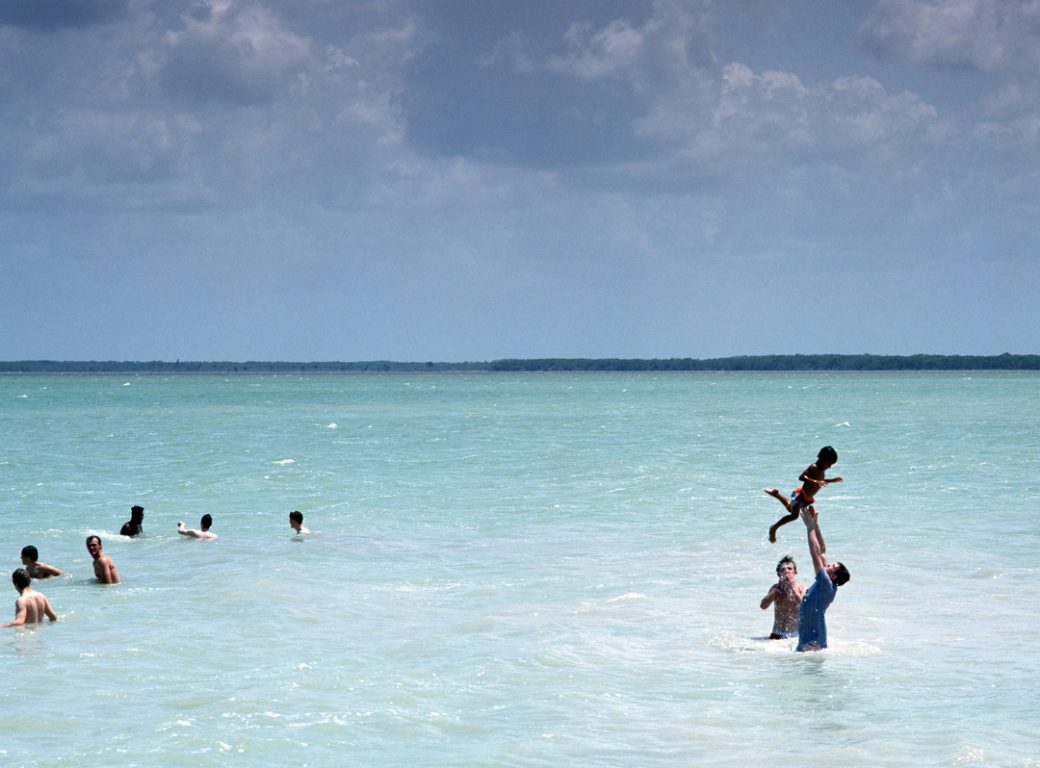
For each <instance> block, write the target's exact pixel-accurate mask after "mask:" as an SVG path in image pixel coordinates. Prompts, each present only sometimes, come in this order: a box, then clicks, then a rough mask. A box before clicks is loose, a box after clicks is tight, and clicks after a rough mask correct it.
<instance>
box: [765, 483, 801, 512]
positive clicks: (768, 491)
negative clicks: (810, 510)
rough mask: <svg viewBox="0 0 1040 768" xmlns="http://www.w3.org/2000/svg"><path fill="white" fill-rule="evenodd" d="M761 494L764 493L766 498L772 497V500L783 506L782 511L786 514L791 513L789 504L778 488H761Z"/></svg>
mask: <svg viewBox="0 0 1040 768" xmlns="http://www.w3.org/2000/svg"><path fill="white" fill-rule="evenodd" d="M762 493H764V494H765V495H766V496H772V497H773V498H774V499H776V500H777V501H779V502H780V503H781V504H783V505H784V509H786V510H787V511H788V512H790V511H791V502H790V501H788V500H787V497H786V496H784V494H783V493H781V491H780V489H779V488H763V489H762ZM795 517H797V514H796V515H795Z"/></svg>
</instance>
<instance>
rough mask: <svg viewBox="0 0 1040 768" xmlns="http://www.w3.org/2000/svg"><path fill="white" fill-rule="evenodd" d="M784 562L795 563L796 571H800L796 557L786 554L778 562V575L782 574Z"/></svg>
mask: <svg viewBox="0 0 1040 768" xmlns="http://www.w3.org/2000/svg"><path fill="white" fill-rule="evenodd" d="M784 563H790V564H791V565H793V566H794V572H795V573H798V563H796V562H795V561H794V558H793V557H791V556H790V555H784V556H783V557H781V558H780V559H779V560H778V561H777V563H776V575H777V576H779V575H780V566H781V565H783V564H784Z"/></svg>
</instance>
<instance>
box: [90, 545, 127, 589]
mask: <svg viewBox="0 0 1040 768" xmlns="http://www.w3.org/2000/svg"><path fill="white" fill-rule="evenodd" d="M87 552H89V553H90V556H91V557H92V558H94V575H95V576H97V580H98V581H99V582H101V583H102V584H118V583H119V571H118V570H117V569H116V564H115V561H113V560H112V558H111V557H109V556H108V555H106V554H105V553H104V552H102V551H101V537H99V536H97V535H96V534H93V535H90V536H87Z"/></svg>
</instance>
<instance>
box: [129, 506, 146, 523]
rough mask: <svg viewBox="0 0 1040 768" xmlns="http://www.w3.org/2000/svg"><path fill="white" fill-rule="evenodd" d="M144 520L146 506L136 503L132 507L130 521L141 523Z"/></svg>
mask: <svg viewBox="0 0 1040 768" xmlns="http://www.w3.org/2000/svg"><path fill="white" fill-rule="evenodd" d="M142 520H144V507H141V506H138V505H137V504H134V505H133V506H132V507H130V522H132V523H139V522H141V521H142Z"/></svg>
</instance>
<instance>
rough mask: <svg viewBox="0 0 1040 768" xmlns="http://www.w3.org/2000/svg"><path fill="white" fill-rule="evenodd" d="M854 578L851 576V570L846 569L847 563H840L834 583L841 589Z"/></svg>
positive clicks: (835, 573)
mask: <svg viewBox="0 0 1040 768" xmlns="http://www.w3.org/2000/svg"><path fill="white" fill-rule="evenodd" d="M851 578H852V576H851V575H850V574H849V569H848V568H846V567H845V563H838V569H837V570H836V571H835V572H834V583H835V584H837V585H838V586H839V587H840V586H841V585H842V584H847V583H848V581H849V579H851Z"/></svg>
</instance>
